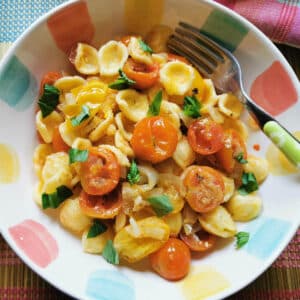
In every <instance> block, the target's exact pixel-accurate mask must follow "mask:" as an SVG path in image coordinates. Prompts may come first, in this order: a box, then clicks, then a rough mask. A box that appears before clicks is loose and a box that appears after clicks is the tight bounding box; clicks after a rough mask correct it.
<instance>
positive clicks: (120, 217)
mask: <svg viewBox="0 0 300 300" xmlns="http://www.w3.org/2000/svg"><path fill="white" fill-rule="evenodd" d="M126 223H127V216H126V214H125V213H124V212H123V211H121V212H120V213H119V214H117V216H116V218H115V225H114V229H115V231H116V232H119V231H120V230H121V229H122V228H124V227H125V226H126Z"/></svg>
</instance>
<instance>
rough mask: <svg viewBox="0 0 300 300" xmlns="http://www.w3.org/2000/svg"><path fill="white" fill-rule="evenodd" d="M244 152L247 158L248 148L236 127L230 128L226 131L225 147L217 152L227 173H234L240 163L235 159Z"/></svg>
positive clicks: (244, 156) (217, 156)
mask: <svg viewBox="0 0 300 300" xmlns="http://www.w3.org/2000/svg"><path fill="white" fill-rule="evenodd" d="M240 153H243V158H244V159H246V158H247V148H246V144H245V142H244V140H243V139H242V137H241V136H240V134H239V133H238V132H237V131H236V130H234V129H228V130H226V131H225V133H224V143H223V147H222V148H221V149H220V150H219V151H218V152H217V153H216V158H217V160H218V161H219V162H220V164H221V166H222V167H223V169H224V170H225V171H226V172H227V173H232V172H233V171H234V169H235V167H236V166H237V165H240V163H239V162H238V161H237V160H236V159H235V158H236V157H237V155H239V154H240Z"/></svg>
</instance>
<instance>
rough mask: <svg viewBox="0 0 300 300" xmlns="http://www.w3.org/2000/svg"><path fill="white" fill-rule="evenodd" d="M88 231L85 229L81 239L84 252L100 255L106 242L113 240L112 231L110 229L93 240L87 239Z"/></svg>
mask: <svg viewBox="0 0 300 300" xmlns="http://www.w3.org/2000/svg"><path fill="white" fill-rule="evenodd" d="M88 232H89V229H86V230H85V231H84V232H83V234H82V238H81V244H82V248H83V251H84V252H87V253H92V254H100V253H102V251H103V249H104V247H105V245H106V243H107V241H108V240H112V239H113V238H114V234H113V231H112V229H111V228H110V227H108V228H107V230H106V231H105V232H103V233H101V234H100V235H97V236H95V237H93V238H87V234H88Z"/></svg>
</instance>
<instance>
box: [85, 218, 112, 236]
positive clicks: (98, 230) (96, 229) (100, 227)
mask: <svg viewBox="0 0 300 300" xmlns="http://www.w3.org/2000/svg"><path fill="white" fill-rule="evenodd" d="M106 230H107V226H106V225H105V224H103V223H102V222H101V221H100V220H94V222H93V225H92V226H91V227H90V229H89V232H88V234H87V238H88V239H90V238H93V237H96V236H98V235H100V234H102V233H104V232H105V231H106Z"/></svg>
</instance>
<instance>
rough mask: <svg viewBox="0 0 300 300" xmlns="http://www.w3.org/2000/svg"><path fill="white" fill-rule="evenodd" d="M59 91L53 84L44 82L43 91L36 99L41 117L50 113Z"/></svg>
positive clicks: (55, 104)
mask: <svg viewBox="0 0 300 300" xmlns="http://www.w3.org/2000/svg"><path fill="white" fill-rule="evenodd" d="M59 94H60V91H59V89H57V88H56V87H55V86H53V85H49V84H45V86H44V92H43V95H42V96H41V98H40V99H39V101H38V105H39V107H40V110H41V112H42V116H43V118H45V117H47V116H48V115H50V114H51V113H52V112H53V111H54V110H55V108H56V106H57V104H58V102H59V100H58V99H59Z"/></svg>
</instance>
